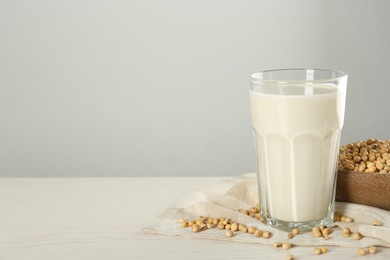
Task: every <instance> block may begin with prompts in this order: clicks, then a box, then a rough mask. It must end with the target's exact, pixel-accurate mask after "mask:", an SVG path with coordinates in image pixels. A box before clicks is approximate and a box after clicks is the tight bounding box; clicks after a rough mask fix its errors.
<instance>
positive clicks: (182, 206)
mask: <svg viewBox="0 0 390 260" xmlns="http://www.w3.org/2000/svg"><path fill="white" fill-rule="evenodd" d="M257 194H258V192H257V180H256V174H254V173H249V174H244V175H241V176H238V177H232V178H226V179H225V180H223V181H221V182H218V183H214V184H212V185H210V186H208V187H206V188H204V189H202V190H198V191H194V192H192V193H190V194H189V195H188V196H186V197H184V198H182V199H180V200H178V201H177V202H175V203H173V204H172V205H171V206H170V207H169V208H167V209H166V210H165V211H164V212H163V213H162V214H161V215H160V216H159V217H158V218H157V219H156V221H155V222H154V223H153V224H151V225H150V226H148V227H145V228H144V229H143V231H144V232H146V233H153V234H163V235H176V236H183V237H194V238H202V239H214V240H225V241H234V242H241V243H258V244H273V243H275V242H286V241H288V242H290V243H292V244H293V245H301V246H322V245H329V246H344V247H369V246H374V245H375V246H384V247H390V211H386V210H382V209H378V208H374V207H369V206H364V205H358V204H352V203H345V202H336V211H338V212H340V213H342V214H343V215H345V216H349V217H352V218H353V219H354V221H353V222H351V223H347V222H335V223H334V225H333V227H334V228H333V232H332V233H331V234H330V235H329V239H328V240H325V239H324V238H316V237H313V235H312V233H311V232H305V233H301V234H299V235H297V236H294V237H293V238H292V239H288V238H287V234H288V233H287V232H284V231H281V230H277V229H274V228H271V227H268V226H267V225H265V224H264V223H262V222H260V221H259V220H257V219H255V218H252V217H250V216H248V215H245V214H242V213H240V212H238V209H240V208H242V209H249V208H250V207H253V206H255V204H256V203H258V196H257ZM199 216H205V217H214V218H217V217H218V218H219V217H224V218H229V219H232V220H233V221H236V222H238V223H241V224H245V225H246V226H247V227H249V226H255V227H256V228H258V229H261V230H263V231H270V232H271V233H272V236H271V238H261V237H256V236H254V235H253V234H249V233H243V232H239V231H238V232H235V233H234V236H233V237H231V238H227V237H226V236H225V232H224V231H223V230H219V229H217V228H212V229H207V230H204V231H201V232H197V233H194V232H193V231H192V230H191V228H188V227H187V228H183V227H181V225H180V224H179V223H178V221H177V220H178V219H179V218H183V219H187V220H192V219H198V218H199ZM374 220H379V221H381V222H382V223H383V225H382V226H374V225H372V222H373V221H374ZM338 227H340V228H338ZM344 227H349V228H350V229H351V231H353V232H356V231H358V232H360V233H361V234H362V235H363V238H362V239H360V240H354V239H352V237H343V234H342V229H341V228H344Z"/></svg>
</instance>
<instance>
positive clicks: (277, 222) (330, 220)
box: [265, 210, 334, 232]
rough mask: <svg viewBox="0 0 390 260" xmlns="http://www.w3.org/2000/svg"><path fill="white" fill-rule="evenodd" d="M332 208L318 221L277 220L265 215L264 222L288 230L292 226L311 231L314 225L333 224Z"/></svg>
mask: <svg viewBox="0 0 390 260" xmlns="http://www.w3.org/2000/svg"><path fill="white" fill-rule="evenodd" d="M333 214H334V213H333V210H332V211H330V212H329V214H328V215H327V216H326V217H325V218H323V219H321V220H318V221H307V222H287V221H283V220H278V219H275V218H271V217H265V220H266V221H265V222H266V224H267V225H268V226H270V227H272V228H276V229H279V230H283V231H287V232H290V231H292V230H293V229H294V228H298V229H299V230H300V231H311V230H312V229H313V227H315V226H321V225H322V226H330V225H332V224H333Z"/></svg>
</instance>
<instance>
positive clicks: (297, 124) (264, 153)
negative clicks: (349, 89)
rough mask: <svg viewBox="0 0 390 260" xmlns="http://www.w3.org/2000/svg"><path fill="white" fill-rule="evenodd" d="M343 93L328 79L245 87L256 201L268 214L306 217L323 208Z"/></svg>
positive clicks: (318, 216) (329, 194)
mask: <svg viewBox="0 0 390 260" xmlns="http://www.w3.org/2000/svg"><path fill="white" fill-rule="evenodd" d="M345 95H346V93H345V90H343V89H337V88H336V87H335V86H334V85H331V84H324V85H316V86H315V88H312V87H310V86H304V85H301V86H300V85H288V86H278V87H275V86H269V87H267V86H261V87H257V88H255V89H253V90H251V92H250V101H251V111H252V126H253V131H254V134H255V139H256V149H257V153H258V158H259V159H258V172H259V182H260V184H259V192H260V198H261V201H260V203H261V204H262V206H263V209H264V210H266V211H268V213H269V215H270V216H271V217H272V218H275V219H278V220H282V221H287V222H306V221H316V220H321V219H323V218H324V217H325V216H326V215H327V214H328V210H329V206H330V204H331V200H332V196H333V195H334V194H332V191H331V189H329V186H330V185H333V183H335V181H334V179H335V174H336V173H335V164H336V162H337V161H336V158H337V151H338V146H339V139H340V133H341V128H342V125H343V122H344V106H345V105H344V100H345Z"/></svg>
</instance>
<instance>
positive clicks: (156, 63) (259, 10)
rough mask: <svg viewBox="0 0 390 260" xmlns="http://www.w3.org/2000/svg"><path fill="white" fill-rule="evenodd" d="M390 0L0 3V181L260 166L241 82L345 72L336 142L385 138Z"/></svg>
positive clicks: (389, 123) (237, 170) (224, 171)
mask: <svg viewBox="0 0 390 260" xmlns="http://www.w3.org/2000/svg"><path fill="white" fill-rule="evenodd" d="M389 11H390V1H386V0H383V1H356V0H350V1H335V0H334V1H329V0H323V1H313V0H306V1H303V0H301V1H287V0H286V1H281V0H278V1H275V0H272V1H258V0H253V1H249V0H244V1H222V0H221V1H215V0H214V1H213V0H197V1H183V0H177V1H173V0H166V1H141V0H140V1H95V0H84V1H58V0H57V1H49V0H45V1H43V0H35V1H15V0H12V1H11V0H9V1H5V0H0V122H1V125H0V176H211V175H238V174H242V173H245V172H250V171H254V170H255V154H254V146H253V140H252V133H251V127H250V117H249V115H250V114H249V112H250V111H249V98H248V84H249V75H250V74H251V73H252V72H254V71H258V70H265V69H274V68H287V67H316V68H317V67H321V68H331V69H338V70H342V71H345V72H347V73H348V74H349V84H348V87H349V88H348V96H347V107H346V120H345V125H344V131H343V135H342V143H344V144H345V143H348V142H352V141H356V140H361V139H366V138H369V137H376V138H382V139H389V138H390V132H389V129H390V116H389V114H390V113H389V111H390V109H389V104H390V102H389V100H390V99H389V97H390V86H389V84H388V78H389V68H390V48H389V46H390V28H389V27H390V16H389V15H388V14H389Z"/></svg>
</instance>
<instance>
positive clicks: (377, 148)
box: [338, 139, 390, 173]
mask: <svg viewBox="0 0 390 260" xmlns="http://www.w3.org/2000/svg"><path fill="white" fill-rule="evenodd" d="M389 151H390V140H387V141H382V140H378V139H367V140H366V141H358V142H355V143H351V144H347V145H345V146H341V147H340V153H339V161H338V168H339V169H345V170H350V171H355V172H365V173H390V153H389Z"/></svg>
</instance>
